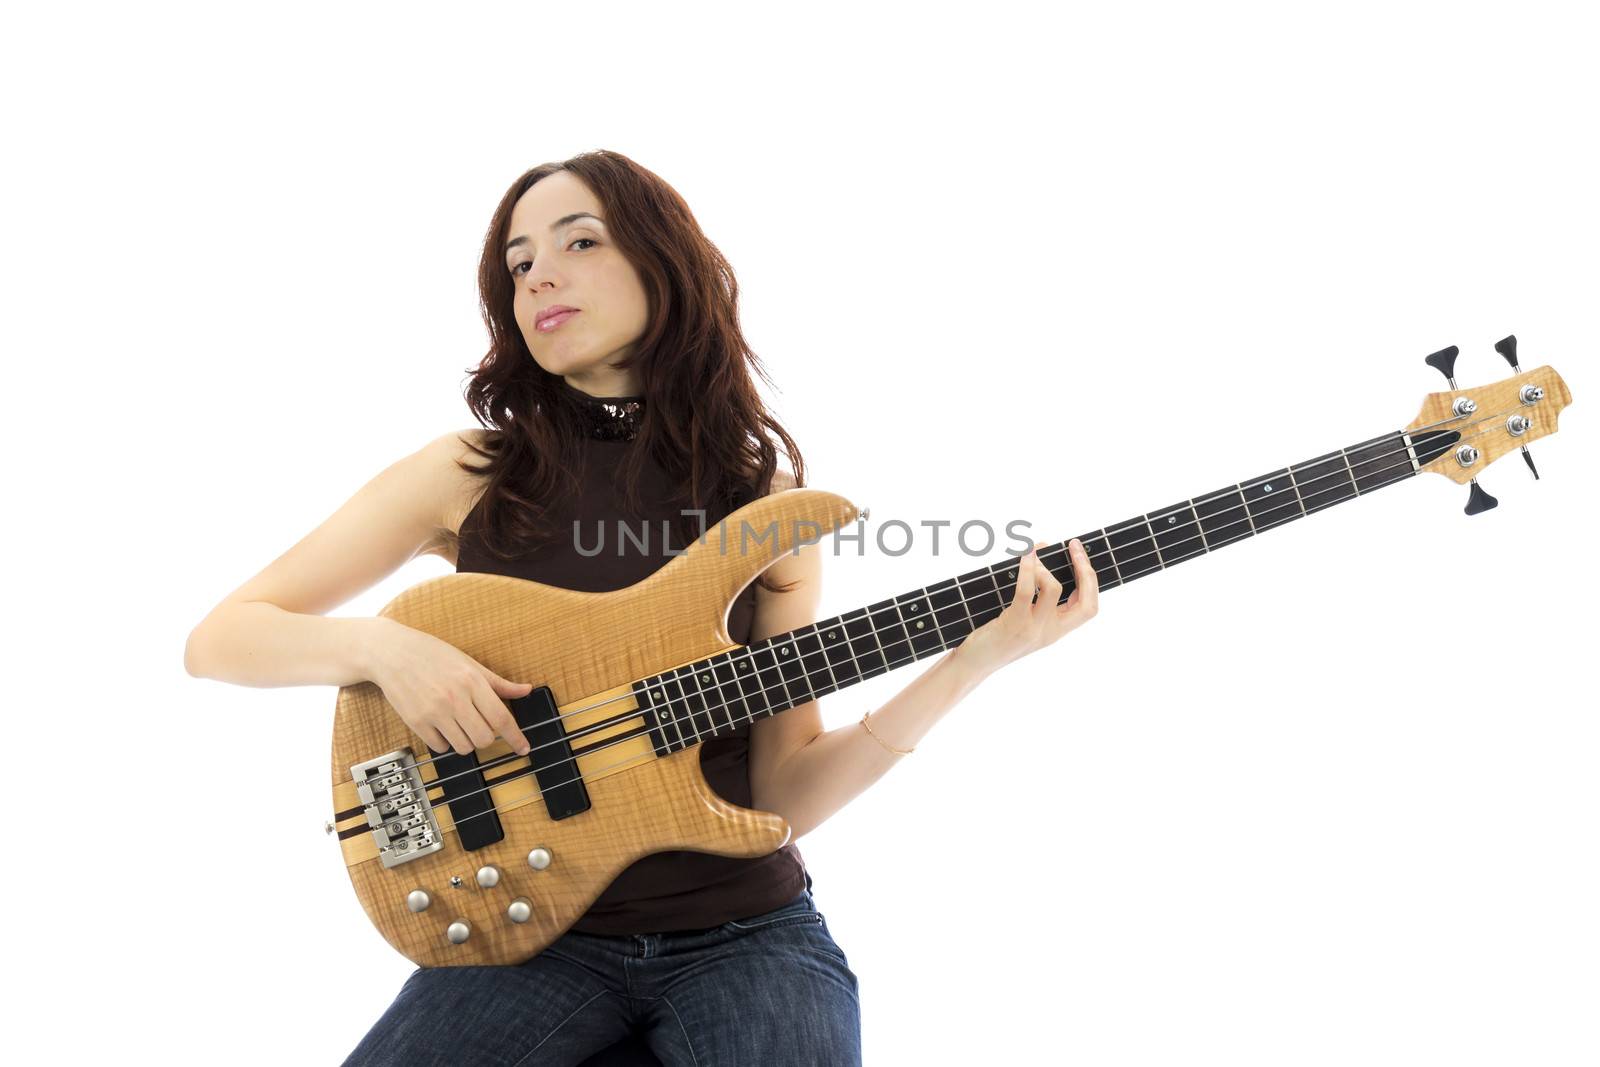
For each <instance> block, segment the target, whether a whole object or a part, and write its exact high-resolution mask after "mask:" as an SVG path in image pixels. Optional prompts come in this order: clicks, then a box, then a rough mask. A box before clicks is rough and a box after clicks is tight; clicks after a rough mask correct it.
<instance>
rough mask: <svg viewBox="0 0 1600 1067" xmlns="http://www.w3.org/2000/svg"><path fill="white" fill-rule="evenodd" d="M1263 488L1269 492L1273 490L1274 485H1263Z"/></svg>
mask: <svg viewBox="0 0 1600 1067" xmlns="http://www.w3.org/2000/svg"><path fill="white" fill-rule="evenodd" d="M1261 488H1263V489H1265V490H1266V491H1267V492H1269V493H1270V492H1272V486H1270V485H1263V486H1262V487H1261Z"/></svg>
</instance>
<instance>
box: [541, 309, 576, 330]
mask: <svg viewBox="0 0 1600 1067" xmlns="http://www.w3.org/2000/svg"><path fill="white" fill-rule="evenodd" d="M576 314H577V312H576V311H558V312H556V313H555V314H554V315H550V316H548V317H547V318H544V319H542V320H540V322H539V325H538V326H536V327H534V328H535V329H537V330H538V331H539V332H540V333H549V332H550V331H551V330H557V329H560V328H561V324H562V323H563V322H566V321H567V320H568V319H570V318H572V316H574V315H576Z"/></svg>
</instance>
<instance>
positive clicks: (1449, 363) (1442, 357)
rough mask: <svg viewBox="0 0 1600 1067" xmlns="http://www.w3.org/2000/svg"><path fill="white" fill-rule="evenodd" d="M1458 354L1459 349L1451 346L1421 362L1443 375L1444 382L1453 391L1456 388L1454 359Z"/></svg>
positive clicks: (1459, 352)
mask: <svg viewBox="0 0 1600 1067" xmlns="http://www.w3.org/2000/svg"><path fill="white" fill-rule="evenodd" d="M1460 354H1461V349H1459V348H1457V347H1456V346H1455V345H1451V346H1450V347H1449V348H1441V349H1439V351H1437V352H1435V353H1433V354H1432V355H1430V356H1426V357H1424V359H1423V362H1424V363H1426V364H1427V365H1428V366H1430V367H1432V368H1433V369H1434V370H1436V371H1438V372H1439V373H1440V374H1442V375H1444V377H1445V380H1446V381H1448V382H1449V383H1450V388H1452V389H1454V388H1455V387H1456V357H1457V356H1459V355H1460Z"/></svg>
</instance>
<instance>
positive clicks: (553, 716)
mask: <svg viewBox="0 0 1600 1067" xmlns="http://www.w3.org/2000/svg"><path fill="white" fill-rule="evenodd" d="M507 707H509V708H510V709H511V714H512V717H513V718H515V719H516V720H517V725H518V726H520V727H522V732H523V733H524V734H526V735H527V738H528V742H529V744H531V745H532V746H533V751H532V752H530V753H529V754H528V759H529V761H530V762H532V764H533V768H534V777H535V780H536V781H537V782H538V783H539V790H540V792H542V793H543V794H544V802H545V807H546V808H547V809H548V810H549V812H550V817H551V818H552V819H565V818H567V817H568V816H570V815H577V814H579V813H580V812H585V811H588V810H589V791H588V790H586V789H585V788H584V787H583V780H582V779H581V778H579V777H578V763H577V761H576V760H575V759H573V758H572V746H571V745H569V744H568V743H567V735H566V731H565V730H564V729H562V727H561V723H560V721H559V719H558V717H557V714H558V713H557V712H556V702H555V699H554V698H553V697H552V696H551V694H550V687H549V686H540V687H539V688H538V689H535V690H533V691H532V692H530V693H529V694H528V695H527V696H525V697H518V698H516V699H515V700H513V701H511V702H510V703H509V704H508V705H507ZM433 767H434V770H435V771H437V772H438V775H439V777H438V778H437V779H436V782H437V783H438V786H439V788H440V789H442V790H444V801H445V803H446V804H448V805H449V806H450V817H451V818H452V819H453V820H455V827H456V835H457V836H458V837H459V838H460V840H461V847H462V848H464V849H466V850H467V851H468V852H472V851H474V850H476V849H480V848H483V847H484V846H486V845H492V844H494V843H495V842H496V841H504V840H505V836H506V831H505V828H504V827H503V826H501V825H500V816H499V815H498V814H496V812H495V809H494V801H493V800H492V799H491V798H490V796H489V790H488V787H487V786H486V785H485V783H484V780H483V770H482V769H481V768H480V767H479V765H478V754H477V753H476V752H469V753H468V754H467V755H465V756H462V755H458V754H456V753H455V752H448V753H446V754H445V755H443V756H435V757H434V758H433ZM526 773H527V772H526V771H522V772H519V775H520V774H526Z"/></svg>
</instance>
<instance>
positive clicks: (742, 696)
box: [712, 645, 771, 718]
mask: <svg viewBox="0 0 1600 1067" xmlns="http://www.w3.org/2000/svg"><path fill="white" fill-rule="evenodd" d="M740 655H743V656H744V662H745V663H747V664H752V666H751V668H750V669H751V671H752V672H754V671H755V667H754V666H753V664H754V663H755V656H754V655H753V654H752V653H751V652H750V646H748V645H746V646H745V647H744V648H742V649H740V650H739V651H738V652H734V653H732V654H730V655H729V657H728V664H729V667H730V668H731V669H732V671H733V684H734V687H735V688H736V689H738V690H739V702H740V703H741V704H743V705H744V706H745V707H746V708H747V709H749V711H750V714H751V716H752V718H753V717H754V716H755V714H756V707H755V705H754V704H752V703H751V702H750V694H749V693H748V692H747V691H746V690H745V687H744V679H743V678H742V677H740V674H739V664H738V662H737V657H738V656H740ZM712 671H713V672H715V671H716V668H715V667H713V668H712ZM751 677H753V678H754V679H755V681H756V695H757V696H759V697H760V698H761V711H762V713H763V714H764V713H765V712H766V711H767V709H768V708H769V707H770V706H771V702H770V701H768V700H767V694H766V693H765V692H764V691H763V690H762V688H761V675H760V674H759V673H753V674H752V675H751Z"/></svg>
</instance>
